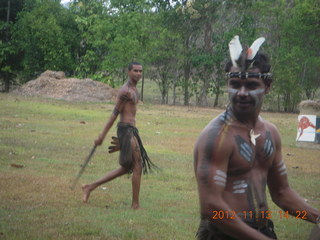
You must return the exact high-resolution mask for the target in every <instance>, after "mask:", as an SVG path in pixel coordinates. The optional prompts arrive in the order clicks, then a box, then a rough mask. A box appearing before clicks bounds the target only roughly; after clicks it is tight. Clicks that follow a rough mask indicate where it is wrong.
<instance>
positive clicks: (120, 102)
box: [94, 90, 130, 145]
mask: <svg viewBox="0 0 320 240" xmlns="http://www.w3.org/2000/svg"><path fill="white" fill-rule="evenodd" d="M129 100H130V98H129V94H128V92H127V91H123V90H120V92H119V94H118V97H117V103H116V105H115V107H114V109H113V111H112V114H111V116H110V118H109V120H108V121H107V122H106V124H105V126H104V128H103V130H102V133H101V134H100V135H99V136H98V138H97V139H96V140H95V141H94V143H95V145H101V144H102V143H103V140H104V138H105V137H106V135H107V133H108V132H109V130H110V128H111V127H112V126H113V124H114V122H115V120H116V119H117V117H118V115H119V114H121V113H122V111H123V108H124V106H125V104H126V103H127V102H128V101H129Z"/></svg>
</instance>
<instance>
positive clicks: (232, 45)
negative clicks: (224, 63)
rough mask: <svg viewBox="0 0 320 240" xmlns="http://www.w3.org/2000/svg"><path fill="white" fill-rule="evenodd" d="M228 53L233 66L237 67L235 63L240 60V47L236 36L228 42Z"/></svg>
mask: <svg viewBox="0 0 320 240" xmlns="http://www.w3.org/2000/svg"><path fill="white" fill-rule="evenodd" d="M229 51H230V58H231V61H232V64H233V66H235V67H237V63H236V61H237V60H238V59H239V58H240V55H241V52H242V46H241V43H240V40H239V36H238V35H236V36H234V37H233V38H232V40H231V41H230V42H229Z"/></svg>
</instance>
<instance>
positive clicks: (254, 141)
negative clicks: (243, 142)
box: [249, 128, 261, 146]
mask: <svg viewBox="0 0 320 240" xmlns="http://www.w3.org/2000/svg"><path fill="white" fill-rule="evenodd" d="M260 135H261V134H260V133H259V134H254V131H253V128H251V130H250V131H249V137H250V141H251V143H252V144H253V146H255V145H256V139H257V138H258V137H260Z"/></svg>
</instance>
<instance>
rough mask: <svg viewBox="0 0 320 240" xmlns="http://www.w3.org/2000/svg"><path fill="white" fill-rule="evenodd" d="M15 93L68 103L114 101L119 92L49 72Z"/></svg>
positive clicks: (100, 84) (88, 81)
mask: <svg viewBox="0 0 320 240" xmlns="http://www.w3.org/2000/svg"><path fill="white" fill-rule="evenodd" d="M13 93H16V94H20V95H24V96H41V97H48V98H55V99H62V100H66V101H83V102H105V101H114V100H115V98H116V95H117V90H116V89H114V88H112V87H110V86H109V85H107V84H104V83H101V82H97V81H94V80H92V79H89V78H86V79H77V78H66V77H65V74H64V72H54V71H50V70H47V71H45V72H44V73H42V74H41V75H40V76H39V77H38V78H37V79H35V80H31V81H29V82H27V83H26V84H24V85H22V86H20V87H19V88H18V89H16V90H14V91H13Z"/></svg>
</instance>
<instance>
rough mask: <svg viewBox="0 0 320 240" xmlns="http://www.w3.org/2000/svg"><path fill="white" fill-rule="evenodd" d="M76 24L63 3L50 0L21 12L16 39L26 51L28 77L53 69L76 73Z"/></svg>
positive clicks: (14, 37)
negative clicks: (74, 71)
mask: <svg viewBox="0 0 320 240" xmlns="http://www.w3.org/2000/svg"><path fill="white" fill-rule="evenodd" d="M74 27H75V24H74V20H73V19H72V17H71V15H70V14H69V12H68V11H67V10H66V9H64V8H63V7H62V6H61V5H60V4H59V2H57V1H50V0H46V1H43V2H41V3H38V4H36V5H35V6H34V8H33V9H32V10H31V11H23V12H21V13H20V14H19V15H18V21H17V23H16V24H15V29H14V32H13V39H14V41H15V42H16V44H17V46H18V48H19V50H20V51H21V52H22V53H23V54H24V58H23V62H22V67H23V71H24V75H25V77H34V76H36V75H37V74H39V73H40V72H42V71H44V70H47V69H50V70H56V71H65V72H73V69H74V67H75V63H74V53H73V52H72V50H74V46H75V35H74V33H75V32H74V31H75V29H74Z"/></svg>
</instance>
